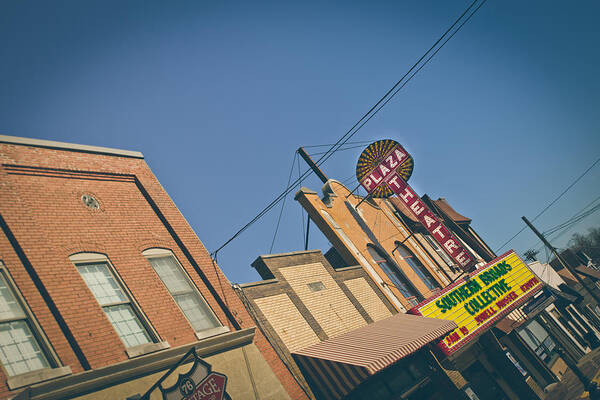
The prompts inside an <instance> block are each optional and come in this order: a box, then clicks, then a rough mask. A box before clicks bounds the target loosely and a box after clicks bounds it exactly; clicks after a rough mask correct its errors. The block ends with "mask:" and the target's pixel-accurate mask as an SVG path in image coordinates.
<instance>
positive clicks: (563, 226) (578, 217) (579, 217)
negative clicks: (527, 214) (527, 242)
mask: <svg viewBox="0 0 600 400" xmlns="http://www.w3.org/2000/svg"><path fill="white" fill-rule="evenodd" d="M598 200H600V196H598V197H596V198H595V199H594V200H592V201H591V202H589V203H588V204H587V205H586V206H585V207H583V208H582V209H581V210H579V211H577V212H576V213H575V214H574V215H573V216H572V217H571V218H569V219H568V220H566V221H565V222H562V223H560V224H558V225H556V226H553V227H552V228H550V229H548V230H546V231H544V232H542V235H543V236H545V237H546V236H547V239H548V241H550V240H556V239H558V238H560V237H561V236H562V235H564V234H565V233H567V232H568V231H569V230H570V229H571V228H573V227H574V226H576V225H577V224H578V223H580V222H581V221H583V220H584V219H585V218H587V217H588V216H590V215H592V214H593V213H594V212H596V211H598V210H599V209H600V203H599V204H596V205H595V206H593V207H592V208H590V209H589V210H588V208H589V207H590V206H592V205H593V204H594V203H596V202H597V201H598ZM552 235H554V236H552ZM538 242H539V241H538ZM538 242H536V243H535V244H533V245H531V246H529V248H530V249H531V248H533V247H534V246H535V245H536V244H537V243H538ZM542 247H544V244H543V243H542V244H541V245H538V246H537V248H536V249H535V250H536V251H540V250H541V249H542Z"/></svg>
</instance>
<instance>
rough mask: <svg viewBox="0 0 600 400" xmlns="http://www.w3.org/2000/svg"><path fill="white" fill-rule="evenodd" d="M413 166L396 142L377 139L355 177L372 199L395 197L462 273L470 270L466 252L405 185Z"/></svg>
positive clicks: (470, 261) (367, 150)
mask: <svg viewBox="0 0 600 400" xmlns="http://www.w3.org/2000/svg"><path fill="white" fill-rule="evenodd" d="M413 166H414V162H413V159H412V157H411V156H410V154H408V153H407V152H406V150H404V148H403V147H402V146H401V145H400V144H399V143H397V142H395V141H393V140H390V139H385V140H378V141H377V142H374V143H371V144H370V145H369V146H368V147H367V148H366V149H365V150H364V151H363V152H362V153H361V155H360V157H359V159H358V163H357V165H356V177H357V179H358V181H359V182H360V184H361V185H362V187H364V188H365V189H366V191H367V192H368V193H369V195H370V196H371V197H375V198H387V197H390V196H393V195H394V194H396V195H397V196H398V197H399V199H400V200H401V201H402V202H404V203H405V204H406V205H407V207H408V209H409V210H410V211H411V212H412V213H413V214H414V216H415V217H416V218H417V220H418V221H419V222H420V223H421V224H423V226H424V227H425V229H426V230H427V231H428V232H429V233H430V234H431V236H432V237H433V238H434V239H435V240H436V241H437V242H438V243H439V244H440V246H441V247H442V248H443V249H444V251H445V252H446V253H448V255H449V256H450V257H452V259H453V260H454V261H455V262H456V263H457V264H458V265H460V266H461V268H462V269H463V270H465V271H469V270H471V269H472V268H473V267H474V264H475V262H474V260H473V258H472V257H471V255H470V254H469V252H468V251H467V250H466V249H465V248H464V247H463V246H462V245H461V244H460V242H459V241H458V240H457V239H456V238H455V237H454V235H453V234H452V233H451V232H450V231H449V230H448V229H447V228H446V227H445V226H444V225H443V224H442V223H441V222H440V220H439V219H438V218H437V217H436V215H435V214H434V213H433V212H432V211H431V210H430V209H429V207H427V205H426V204H425V203H424V202H423V200H421V198H420V197H419V195H417V194H416V193H415V191H414V190H413V189H412V188H411V187H410V186H409V184H408V183H407V181H408V178H410V176H411V174H412V170H413Z"/></svg>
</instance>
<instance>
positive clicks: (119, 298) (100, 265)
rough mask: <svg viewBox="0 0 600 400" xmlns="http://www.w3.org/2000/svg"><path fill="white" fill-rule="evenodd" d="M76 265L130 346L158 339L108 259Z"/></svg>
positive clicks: (120, 334) (121, 336) (112, 322)
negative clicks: (146, 324)
mask: <svg viewBox="0 0 600 400" xmlns="http://www.w3.org/2000/svg"><path fill="white" fill-rule="evenodd" d="M75 266H76V267H77V270H78V271H79V273H80V274H81V277H82V278H83V280H84V281H85V283H86V284H87V286H88V288H89V289H90V291H91V292H92V294H93V295H94V297H95V298H96V300H97V301H98V303H99V304H100V307H102V310H103V311H104V313H105V314H106V316H107V317H108V320H109V321H110V322H111V324H112V326H113V327H114V328H115V331H117V334H118V335H119V337H120V338H121V340H122V341H123V344H124V345H125V347H126V348H131V347H135V346H141V345H145V344H148V343H152V342H154V340H153V339H152V337H151V336H150V333H149V332H148V329H147V328H146V327H145V326H144V324H143V323H142V321H141V319H140V317H139V315H138V312H137V310H136V309H135V307H134V305H133V304H132V302H131V299H130V298H129V296H128V295H127V293H125V291H124V289H123V287H122V286H121V285H120V283H119V282H118V280H117V278H116V277H115V275H114V274H113V273H112V271H111V269H110V267H109V264H108V261H98V262H88V263H76V264H75Z"/></svg>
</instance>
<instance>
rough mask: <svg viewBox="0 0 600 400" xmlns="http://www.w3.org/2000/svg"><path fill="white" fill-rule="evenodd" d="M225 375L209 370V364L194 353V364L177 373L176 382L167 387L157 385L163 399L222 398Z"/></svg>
mask: <svg viewBox="0 0 600 400" xmlns="http://www.w3.org/2000/svg"><path fill="white" fill-rule="evenodd" d="M226 384H227V377H226V376H225V375H223V374H219V373H217V372H212V371H211V366H210V364H208V363H206V362H205V361H203V360H201V359H200V358H199V357H198V356H196V355H195V354H194V364H193V365H192V368H191V369H190V370H189V371H188V372H186V373H185V374H179V376H178V377H177V383H175V384H174V385H173V386H170V387H168V388H163V387H162V385H161V386H159V388H160V391H161V392H162V395H163V400H187V399H190V400H191V399H194V400H223V399H226V398H228V397H229V396H227V395H226V394H225V386H226Z"/></svg>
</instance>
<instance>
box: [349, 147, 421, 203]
mask: <svg viewBox="0 0 600 400" xmlns="http://www.w3.org/2000/svg"><path fill="white" fill-rule="evenodd" d="M414 165H415V164H414V161H413V158H412V157H411V155H410V154H408V153H407V152H406V150H404V148H403V147H402V146H401V145H400V144H399V143H398V142H396V141H394V140H391V139H383V140H378V141H376V142H374V143H371V144H370V145H369V146H367V148H366V149H364V150H363V152H362V153H361V155H360V157H359V158H358V163H357V164H356V178H357V179H358V181H359V182H360V183H361V184H362V185H363V186H364V187H365V189H367V191H368V192H369V193H370V194H371V197H376V198H383V199H385V198H387V197H390V196H392V195H393V194H394V191H393V190H392V189H391V188H390V187H389V185H386V184H383V185H380V184H379V183H380V182H381V180H382V179H384V178H385V177H386V176H388V175H390V173H391V172H396V176H398V177H400V178H401V179H402V180H403V181H404V182H406V181H408V179H409V178H410V176H411V175H412V171H413V167H414ZM390 176H391V175H390ZM370 189H372V190H370Z"/></svg>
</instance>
